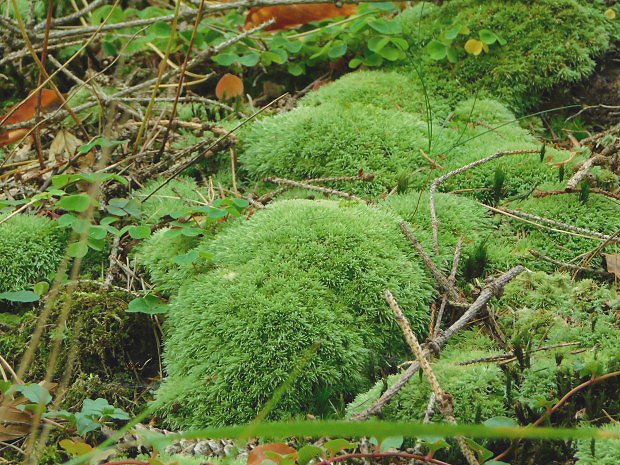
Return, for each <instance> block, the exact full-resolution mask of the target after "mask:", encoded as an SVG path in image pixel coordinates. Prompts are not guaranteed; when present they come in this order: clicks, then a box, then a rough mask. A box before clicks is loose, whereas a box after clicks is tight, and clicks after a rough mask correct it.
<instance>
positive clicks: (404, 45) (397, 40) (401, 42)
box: [390, 37, 409, 50]
mask: <svg viewBox="0 0 620 465" xmlns="http://www.w3.org/2000/svg"><path fill="white" fill-rule="evenodd" d="M390 42H392V43H393V44H394V45H395V46H396V47H398V48H399V49H400V50H407V49H408V48H409V42H407V41H406V40H405V39H403V38H402V37H391V38H390Z"/></svg>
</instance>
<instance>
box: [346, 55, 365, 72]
mask: <svg viewBox="0 0 620 465" xmlns="http://www.w3.org/2000/svg"><path fill="white" fill-rule="evenodd" d="M362 62H363V60H362V59H361V58H360V57H355V58H353V59H352V60H351V61H349V68H351V69H355V68H357V67H358V66H359V65H361V64H362Z"/></svg>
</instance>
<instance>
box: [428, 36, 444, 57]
mask: <svg viewBox="0 0 620 465" xmlns="http://www.w3.org/2000/svg"><path fill="white" fill-rule="evenodd" d="M426 48H427V50H428V53H429V55H430V57H431V58H432V59H433V60H443V59H444V58H445V57H446V55H447V54H448V47H447V46H446V44H444V43H443V42H439V41H438V40H431V41H430V42H429V44H428V45H427V46H426Z"/></svg>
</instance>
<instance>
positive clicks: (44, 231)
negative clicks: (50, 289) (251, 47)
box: [0, 215, 67, 292]
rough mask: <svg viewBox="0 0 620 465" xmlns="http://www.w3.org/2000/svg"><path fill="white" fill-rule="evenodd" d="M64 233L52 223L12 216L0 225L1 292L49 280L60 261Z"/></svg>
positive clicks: (43, 218)
mask: <svg viewBox="0 0 620 465" xmlns="http://www.w3.org/2000/svg"><path fill="white" fill-rule="evenodd" d="M66 243H67V235H66V233H65V232H64V231H63V230H61V229H59V228H58V227H57V226H56V225H55V224H54V222H53V221H52V220H50V219H48V218H45V217H41V216H31V215H15V216H13V217H12V218H10V219H9V220H8V221H5V222H4V223H2V224H1V225H0V270H2V271H1V272H0V292H5V291H21V290H24V289H28V288H29V287H30V286H32V285H34V284H36V283H37V282H38V281H41V280H45V279H49V278H50V275H51V274H52V273H54V272H55V271H56V268H57V267H58V265H59V264H60V261H61V260H62V257H63V254H64V251H65V247H66Z"/></svg>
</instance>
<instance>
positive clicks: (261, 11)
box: [245, 3, 357, 31]
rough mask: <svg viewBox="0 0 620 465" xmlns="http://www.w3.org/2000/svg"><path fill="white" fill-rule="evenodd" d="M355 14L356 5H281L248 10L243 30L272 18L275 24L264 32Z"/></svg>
mask: <svg viewBox="0 0 620 465" xmlns="http://www.w3.org/2000/svg"><path fill="white" fill-rule="evenodd" d="M356 12H357V5H343V6H341V7H340V8H338V7H337V6H336V5H334V4H333V3H316V4H313V5H281V6H264V7H254V8H250V11H248V16H247V17H246V19H245V28H246V29H251V28H253V27H256V26H259V25H261V24H263V23H264V22H266V21H269V20H270V19H272V18H274V19H275V20H276V22H275V23H274V24H272V25H271V26H269V27H267V28H266V29H265V30H266V31H278V30H281V29H290V28H293V27H296V26H300V25H303V24H307V23H311V22H313V21H320V20H322V19H329V18H337V17H340V16H343V17H345V18H346V17H348V16H351V15H352V14H355V13H356Z"/></svg>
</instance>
